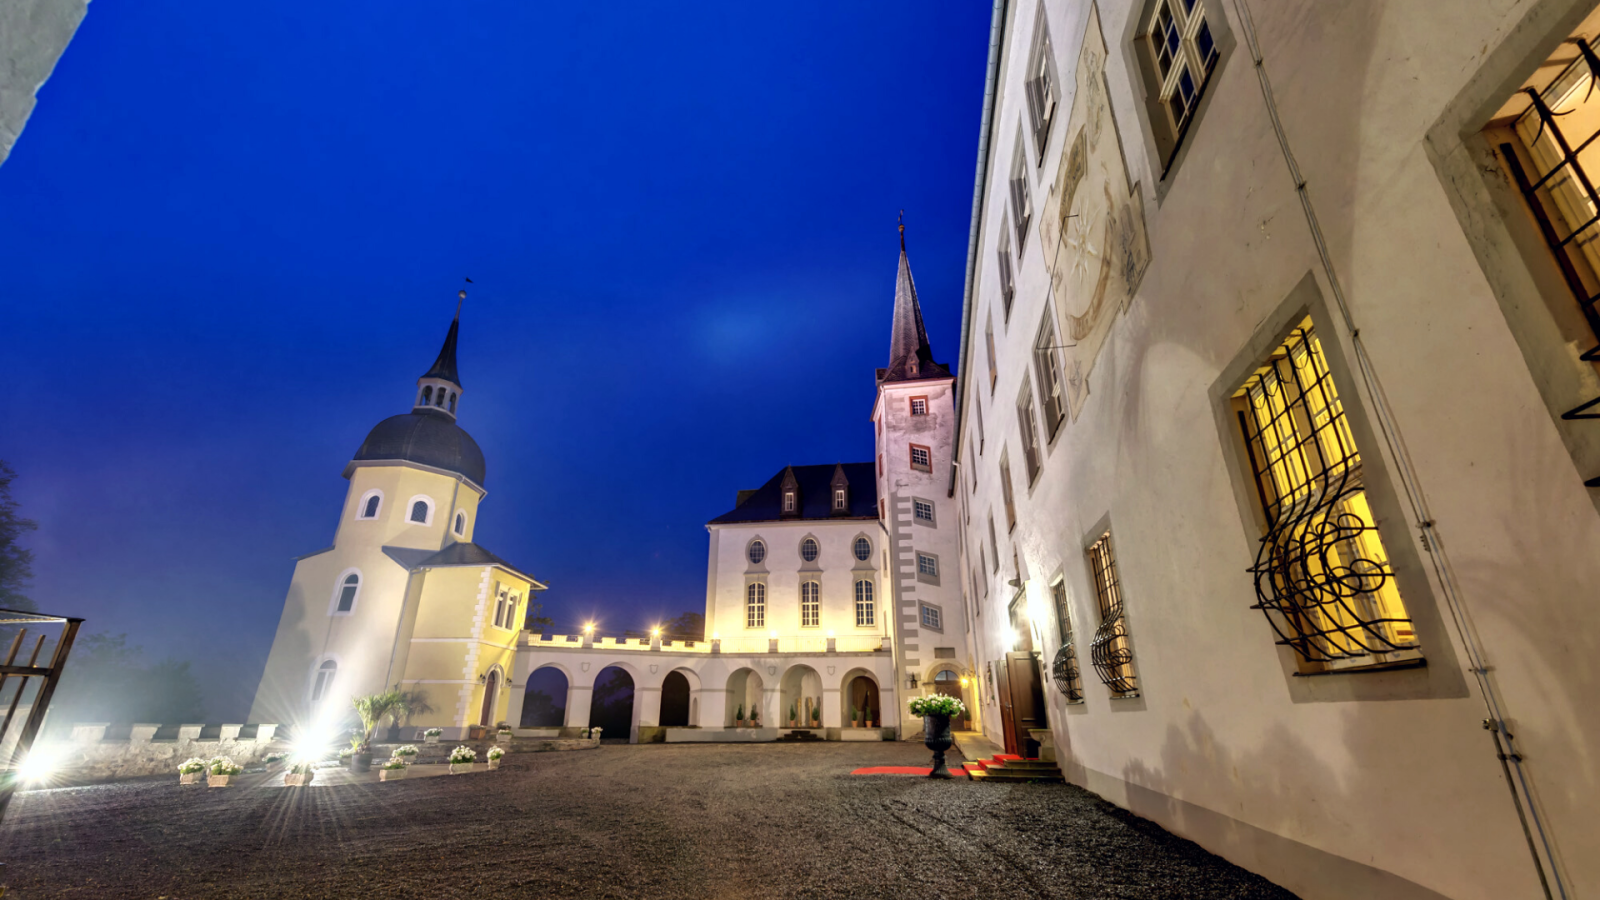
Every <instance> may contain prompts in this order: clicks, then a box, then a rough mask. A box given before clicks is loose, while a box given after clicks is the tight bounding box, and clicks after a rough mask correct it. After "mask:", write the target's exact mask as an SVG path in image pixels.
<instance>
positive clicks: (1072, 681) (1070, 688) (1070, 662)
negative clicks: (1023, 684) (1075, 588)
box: [1050, 581, 1083, 703]
mask: <svg viewBox="0 0 1600 900" xmlns="http://www.w3.org/2000/svg"><path fill="white" fill-rule="evenodd" d="M1050 599H1051V600H1053V601H1055V605H1056V627H1057V629H1058V632H1057V633H1058V634H1060V635H1061V647H1060V649H1058V650H1056V659H1055V662H1054V664H1052V665H1051V667H1050V671H1051V674H1052V675H1054V676H1055V680H1056V688H1057V689H1059V690H1060V691H1061V693H1063V694H1065V695H1066V697H1067V702H1068V703H1082V702H1083V675H1082V673H1080V672H1079V671H1078V648H1077V645H1076V644H1075V643H1074V641H1073V638H1072V614H1071V612H1070V611H1069V610H1068V609H1067V583H1066V582H1065V581H1057V582H1056V583H1054V584H1052V585H1050Z"/></svg>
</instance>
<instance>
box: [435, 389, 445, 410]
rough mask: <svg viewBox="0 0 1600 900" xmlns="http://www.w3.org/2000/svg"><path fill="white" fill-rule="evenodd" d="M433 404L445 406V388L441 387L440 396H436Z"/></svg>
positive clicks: (440, 406)
mask: <svg viewBox="0 0 1600 900" xmlns="http://www.w3.org/2000/svg"><path fill="white" fill-rule="evenodd" d="M433 405H434V406H437V407H439V408H441V409H443V408H444V388H439V396H438V397H435V398H434V401H433Z"/></svg>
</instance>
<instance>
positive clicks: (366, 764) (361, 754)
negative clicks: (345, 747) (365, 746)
mask: <svg viewBox="0 0 1600 900" xmlns="http://www.w3.org/2000/svg"><path fill="white" fill-rule="evenodd" d="M350 771H352V772H370V771H372V751H371V750H358V751H356V752H355V753H352V754H350Z"/></svg>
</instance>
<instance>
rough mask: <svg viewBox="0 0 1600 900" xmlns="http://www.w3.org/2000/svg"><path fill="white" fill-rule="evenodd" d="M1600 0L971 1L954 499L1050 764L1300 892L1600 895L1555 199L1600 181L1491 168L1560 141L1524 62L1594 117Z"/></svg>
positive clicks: (999, 643) (1571, 327)
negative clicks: (987, 19)
mask: <svg viewBox="0 0 1600 900" xmlns="http://www.w3.org/2000/svg"><path fill="white" fill-rule="evenodd" d="M1594 8H1595V3H1594V2H1593V0H1582V2H1579V0H1523V2H1517V0H1507V2H1497V3H1490V4H1477V5H1472V4H1448V5H1443V4H1419V3H1402V2H1391V0H1366V2H1360V3H1336V4H1330V3H1314V2H1305V0H1279V2H1272V3H1267V2H1262V0H1244V2H1235V0H1138V2H1132V0H1102V2H1099V3H1097V4H1096V3H1081V2H1075V0H1074V2H1069V0H1043V2H1040V0H1013V2H1007V0H999V2H997V4H996V22H995V42H994V44H993V47H994V49H993V51H992V53H993V56H992V63H991V64H992V67H993V73H992V76H991V92H990V97H989V100H988V102H987V103H986V109H985V117H984V123H983V136H982V149H981V151H980V173H979V175H980V179H979V186H978V191H977V200H976V203H975V208H974V216H975V223H974V240H973V245H972V252H971V258H970V261H969V270H970V282H969V294H968V298H967V302H966V306H965V311H964V320H965V321H964V328H963V344H962V347H961V355H960V361H961V366H960V378H959V379H958V381H957V389H958V392H959V393H958V396H959V406H958V411H959V422H960V429H961V431H960V436H959V444H958V449H957V453H956V467H955V472H954V482H955V486H956V487H955V490H954V492H953V495H952V497H951V499H952V500H955V501H958V502H959V503H960V504H961V505H962V512H961V521H962V527H963V531H964V537H963V541H962V544H963V547H964V551H963V554H962V567H961V574H960V579H961V580H964V581H965V583H966V584H967V586H968V587H967V590H968V592H969V594H971V595H972V599H973V600H974V601H975V606H976V608H975V613H974V617H973V624H974V631H975V637H976V640H975V649H976V653H977V656H978V665H977V668H978V669H979V670H980V672H981V673H982V675H981V681H982V685H981V689H982V694H983V701H984V716H983V726H984V729H985V731H986V732H987V733H988V734H989V735H990V736H991V737H992V738H994V739H995V740H996V741H1000V740H1004V739H1007V738H1008V737H1009V738H1010V739H1011V740H1012V741H1013V742H1015V741H1016V740H1017V739H1018V731H1017V729H1016V728H1015V727H1011V728H1008V727H1007V726H1008V724H1009V723H1008V718H1010V713H1007V712H1004V711H1003V710H1002V707H1003V706H1012V707H1016V706H1018V704H1019V702H1020V703H1021V704H1022V705H1026V699H1027V698H1026V697H1023V698H1022V700H1021V701H1019V700H1018V692H1017V690H1016V688H1017V684H1018V682H1019V678H1017V677H1013V675H1012V674H1011V673H1021V674H1024V675H1025V674H1026V672H1027V671H1028V669H1029V667H1030V666H1032V665H1038V666H1039V667H1040V668H1041V669H1042V673H1041V675H1042V679H1041V682H1042V683H1041V687H1042V695H1043V698H1044V708H1043V710H1042V712H1043V714H1044V716H1045V718H1047V720H1048V727H1049V728H1050V729H1051V731H1052V733H1053V736H1054V742H1055V745H1056V748H1057V753H1058V756H1059V758H1060V760H1061V763H1062V768H1063V771H1064V772H1065V773H1066V775H1067V777H1068V778H1069V779H1070V780H1072V781H1074V782H1076V783H1078V784H1081V785H1083V786H1085V787H1087V788H1089V789H1090V790H1093V791H1095V792H1096V793H1099V794H1101V795H1102V796H1104V797H1106V798H1107V799H1109V800H1111V801H1113V802H1115V803H1117V804H1119V805H1121V806H1124V807H1126V808H1128V809H1130V810H1132V811H1134V812H1135V813H1137V814H1139V815H1141V816H1145V817H1147V818H1150V819H1152V820H1154V821H1156V822H1158V823H1159V824H1161V825H1162V826H1163V827H1165V828H1167V829H1169V830H1171V831H1173V832H1175V833H1177V834H1179V835H1181V836H1184V837H1187V838H1190V839H1193V840H1195V841H1197V842H1198V843H1200V844H1201V845H1202V846H1204V847H1205V848H1207V849H1208V850H1211V851H1213V852H1215V853H1218V854H1220V855H1222V856H1224V857H1226V858H1228V859H1230V860H1232V861H1234V862H1236V863H1238V864H1240V865H1243V866H1245V867H1247V868H1250V869H1252V870H1254V871H1256V872H1259V873H1261V874H1263V875H1265V876H1266V877H1268V878H1270V879H1271V880H1273V881H1275V882H1277V883H1278V884H1281V885H1283V886H1285V887H1287V888H1288V889H1290V890H1292V891H1294V892H1295V893H1296V894H1298V895H1299V896H1302V897H1306V898H1308V900H1318V898H1334V897H1340V898H1358V897H1359V898H1372V897H1385V898H1388V897H1430V898H1433V897H1453V898H1504V897H1536V896H1543V895H1545V894H1546V892H1547V891H1546V889H1545V888H1544V887H1542V885H1541V873H1542V878H1543V879H1544V881H1545V882H1546V883H1547V884H1548V885H1549V887H1548V893H1549V895H1551V896H1558V897H1560V896H1565V897H1586V896H1596V895H1600V855H1597V854H1595V853H1593V852H1592V848H1593V847H1595V846H1596V845H1597V844H1600V824H1597V823H1600V818H1597V817H1596V815H1595V813H1594V809H1595V807H1596V806H1597V802H1600V790H1597V788H1596V784H1595V782H1596V779H1595V778H1594V777H1593V774H1594V772H1595V765H1594V762H1593V759H1592V756H1593V752H1594V748H1595V747H1596V746H1600V713H1597V712H1596V705H1595V703H1594V702H1593V699H1592V698H1593V696H1594V695H1595V693H1596V691H1597V689H1600V668H1597V667H1596V666H1595V665H1594V664H1593V662H1592V658H1593V655H1594V653H1593V647H1592V645H1593V644H1594V637H1593V636H1594V635H1597V634H1600V606H1597V604H1596V603H1595V602H1594V599H1593V598H1594V597H1595V595H1596V589H1595V585H1596V584H1600V517H1597V515H1596V511H1597V506H1600V491H1597V490H1596V489H1595V488H1593V487H1586V486H1585V479H1591V478H1594V477H1595V476H1596V475H1600V424H1596V423H1594V422H1592V421H1586V420H1584V419H1582V418H1574V417H1571V416H1568V417H1565V418H1564V417H1563V413H1568V412H1571V411H1574V410H1576V411H1577V412H1579V413H1582V412H1583V410H1582V409H1581V408H1580V406H1581V404H1584V403H1585V402H1586V401H1588V400H1589V399H1591V398H1594V397H1597V396H1600V378H1597V377H1596V372H1595V368H1594V365H1593V364H1591V363H1590V362H1589V361H1586V360H1583V359H1581V358H1580V357H1581V355H1582V354H1584V353H1585V352H1586V351H1588V350H1590V348H1592V347H1594V346H1595V345H1596V343H1597V340H1600V339H1597V337H1596V335H1595V334H1593V333H1591V332H1590V331H1589V330H1588V328H1587V327H1586V320H1585V317H1584V315H1583V308H1582V307H1583V304H1582V302H1581V299H1578V298H1579V297H1580V295H1581V292H1582V291H1583V290H1587V291H1589V292H1592V291H1593V290H1594V288H1593V284H1594V277H1593V266H1592V265H1591V264H1590V263H1589V262H1588V260H1587V257H1585V256H1583V255H1582V253H1587V251H1586V250H1584V251H1582V253H1580V252H1579V251H1578V250H1574V251H1573V255H1574V259H1572V260H1571V261H1570V265H1569V266H1563V263H1564V262H1567V261H1568V260H1566V259H1565V258H1564V257H1562V256H1561V255H1559V254H1558V253H1557V252H1555V251H1552V249H1551V247H1550V246H1548V245H1547V242H1546V240H1544V239H1543V236H1542V233H1541V227H1542V225H1541V220H1540V213H1541V212H1542V213H1543V214H1544V215H1545V220H1546V221H1551V220H1554V225H1553V226H1552V229H1551V230H1553V231H1554V232H1555V233H1556V237H1557V238H1558V239H1559V238H1560V237H1562V236H1564V235H1565V234H1566V233H1567V232H1568V231H1570V230H1571V229H1573V228H1574V227H1577V226H1576V225H1574V220H1575V221H1576V222H1577V224H1578V225H1581V223H1582V221H1583V220H1584V219H1586V218H1587V217H1588V216H1589V215H1591V214H1592V211H1593V210H1594V209H1595V208H1596V205H1597V204H1596V201H1595V198H1594V197H1593V195H1592V194H1585V192H1584V186H1585V185H1586V184H1588V182H1584V181H1583V180H1582V179H1581V178H1579V177H1578V176H1577V174H1576V167H1574V166H1570V165H1568V166H1566V168H1565V170H1564V172H1565V174H1562V173H1558V174H1557V175H1556V176H1555V177H1554V178H1553V179H1552V180H1551V181H1549V182H1546V183H1545V185H1544V194H1541V195H1539V197H1541V198H1543V199H1542V200H1541V201H1540V202H1548V203H1549V207H1548V208H1546V209H1543V210H1541V209H1540V208H1539V204H1538V203H1535V204H1530V203H1528V202H1525V200H1524V197H1523V195H1522V193H1521V192H1520V191H1519V190H1518V182H1517V177H1516V173H1515V172H1514V171H1513V168H1514V166H1513V162H1515V163H1516V166H1515V167H1520V168H1523V169H1529V170H1532V171H1533V172H1534V174H1533V176H1532V177H1530V179H1529V181H1532V180H1533V179H1534V178H1537V177H1539V176H1540V175H1542V174H1543V173H1544V172H1546V171H1550V170H1552V169H1553V168H1556V167H1558V166H1560V165H1561V161H1560V156H1559V148H1556V149H1555V150H1553V151H1552V150H1551V149H1550V148H1551V147H1554V139H1553V137H1552V135H1551V133H1550V131H1549V129H1545V130H1544V131H1542V132H1541V131H1540V129H1539V127H1538V125H1539V123H1538V121H1537V119H1536V118H1533V119H1529V118H1527V116H1532V115H1533V114H1532V113H1526V114H1525V111H1526V110H1529V108H1530V106H1531V104H1532V101H1531V99H1530V95H1529V94H1526V93H1520V94H1519V93H1518V90H1519V88H1521V87H1523V86H1524V85H1527V84H1532V85H1533V87H1534V88H1536V90H1537V92H1538V93H1539V95H1540V97H1541V99H1542V100H1543V101H1545V102H1546V103H1548V104H1549V105H1551V106H1552V107H1555V108H1557V109H1558V110H1560V111H1572V114H1571V115H1569V116H1564V117H1563V118H1561V119H1560V120H1559V121H1560V122H1561V123H1562V128H1563V129H1564V130H1566V131H1569V132H1572V133H1574V135H1575V136H1574V137H1573V139H1572V140H1571V141H1570V143H1571V144H1573V145H1577V144H1578V143H1579V141H1580V139H1583V138H1587V136H1588V135H1589V134H1591V133H1592V132H1593V131H1594V130H1595V119H1596V118H1597V114H1596V111H1595V110H1596V108H1595V107H1594V106H1592V105H1590V104H1592V103H1593V102H1594V101H1592V100H1591V99H1590V98H1589V93H1591V92H1590V91H1588V90H1587V86H1588V85H1589V84H1591V83H1592V82H1593V76H1592V75H1591V74H1590V69H1589V66H1590V61H1589V57H1588V56H1587V55H1586V54H1588V53H1589V51H1588V48H1587V45H1586V44H1583V45H1580V44H1578V43H1576V42H1569V39H1570V38H1573V37H1582V38H1585V39H1592V38H1594V37H1596V32H1597V31H1600V28H1597V24H1600V23H1597V19H1596V17H1595V16H1593V15H1591V14H1592V13H1593V11H1594ZM1252 20H1253V24H1252ZM1258 53H1259V58H1260V59H1261V60H1262V61H1263V62H1262V63H1261V65H1260V66H1259V67H1258V65H1257V59H1258ZM1547 61H1548V63H1547ZM1558 75H1559V76H1560V79H1565V80H1558V81H1557V83H1555V84H1554V85H1552V79H1557V78H1558ZM1593 93H1595V94H1597V95H1600V92H1593ZM1519 117H1522V118H1519ZM1519 141H1520V142H1522V143H1521V144H1518V143H1517V142H1519ZM1530 146H1532V147H1535V150H1534V151H1530V150H1528V147H1530ZM1508 152H1509V153H1510V154H1511V156H1512V157H1513V159H1512V160H1508V158H1507V154H1508ZM1552 153H1554V154H1555V155H1554V156H1551V155H1550V154H1552ZM1579 155H1580V157H1581V156H1583V154H1582V153H1580V154H1579ZM1583 161H1585V159H1580V163H1581V162H1583ZM1596 168H1600V165H1597V166H1596ZM1550 196H1554V200H1553V201H1550V199H1549V198H1550ZM1536 199H1537V198H1536ZM1551 209H1554V210H1555V211H1554V212H1551V211H1550V210H1551ZM1562 216H1566V217H1568V218H1566V219H1562V218H1561V217H1562ZM1586 243H1587V241H1586V240H1579V241H1577V242H1575V246H1580V247H1581V246H1582V245H1585V244H1586ZM1574 285H1577V287H1574ZM1588 321H1589V322H1591V323H1592V321H1593V319H1590V320H1588ZM1319 354H1320V356H1319ZM1278 375H1283V376H1284V379H1279V380H1274V379H1277V378H1278ZM1296 379H1301V380H1302V381H1304V383H1305V384H1308V385H1315V390H1312V389H1309V388H1296V387H1294V383H1295V380H1296ZM1274 397H1277V398H1283V400H1284V404H1283V405H1284V411H1283V412H1282V413H1281V415H1279V414H1277V413H1273V412H1272V411H1273V410H1276V409H1278V407H1277V406H1274V405H1273V404H1275V403H1279V400H1277V399H1274ZM1335 397H1336V403H1334V404H1333V405H1331V406H1330V405H1329V404H1328V403H1326V402H1325V400H1326V399H1329V398H1335ZM1330 410H1331V412H1330ZM1587 412H1589V413H1592V412H1594V409H1593V408H1589V409H1588V410H1587ZM1274 416H1276V417H1274ZM1330 416H1332V417H1333V418H1332V419H1330ZM1341 416H1342V423H1343V424H1338V422H1337V421H1335V420H1338V419H1339V417H1341ZM1264 421H1265V422H1268V423H1269V424H1268V426H1267V427H1263V426H1262V424H1261V423H1262V422H1264ZM1278 427H1281V429H1282V430H1281V431H1276V432H1275V431H1273V430H1272V429H1273V428H1278ZM1241 428H1242V429H1243V430H1241ZM1274 435H1276V437H1275V436H1274ZM1307 435H1310V437H1307ZM1285 448H1290V449H1288V450H1286V449H1285ZM1291 452H1293V453H1299V454H1300V455H1301V457H1304V458H1305V459H1308V460H1310V462H1309V463H1306V465H1307V466H1309V467H1310V468H1309V470H1305V469H1304V467H1302V471H1300V472H1298V474H1296V473H1295V472H1292V471H1289V470H1290V469H1293V467H1294V465H1299V463H1294V464H1293V465H1291V462H1292V459H1291ZM1030 457H1031V460H1030ZM1294 458H1295V459H1298V458H1300V457H1294ZM1285 460H1290V462H1285ZM1283 467H1287V468H1283ZM1307 471H1309V472H1310V473H1311V474H1310V475H1307ZM1283 472H1288V474H1289V475H1290V476H1292V477H1291V478H1290V479H1289V481H1281V480H1280V481H1275V480H1274V479H1277V478H1279V476H1280V474H1282V473H1283ZM1008 477H1009V480H1010V484H1009V486H1008V485H1007V484H1006V480H1007V478H1008ZM1295 479H1299V481H1297V482H1295V483H1294V484H1290V483H1289V482H1291V481H1295ZM1008 509H1010V510H1011V512H1010V513H1008ZM991 522H992V523H993V524H992V525H991V524H990V523H991ZM1264 538H1265V539H1266V543H1263V541H1264ZM1352 560H1353V562H1352ZM1253 570H1254V571H1253ZM1112 577H1114V579H1115V580H1114V581H1112V580H1110V579H1111V578H1112ZM1335 595H1338V596H1340V597H1342V599H1341V600H1340V601H1339V602H1338V603H1334V602H1329V601H1328V598H1329V597H1330V596H1335ZM1396 597H1398V598H1402V600H1403V609H1402V604H1401V603H1400V602H1398V601H1396V600H1395V598H1396ZM1030 646H1031V650H1030V649H1028V648H1029V647H1030ZM1058 664H1059V665H1060V668H1059V669H1058V668H1057V666H1058ZM1074 668H1075V669H1076V671H1077V673H1078V676H1079V677H1078V680H1077V683H1074V681H1073V678H1072V670H1073V669H1074ZM1002 677H1004V678H1005V679H1006V684H1005V685H1004V687H1009V688H1012V690H1011V691H1010V692H1009V693H1007V692H1005V691H1003V690H1002V687H1003V685H1002V683H1001V682H1002ZM1069 690H1071V691H1074V692H1075V693H1077V694H1078V695H1079V696H1078V697H1076V698H1074V697H1069V696H1068V691H1069ZM1486 720H1487V721H1488V723H1489V725H1490V726H1492V727H1490V728H1487V729H1486V726H1485V722H1486ZM1502 725H1503V727H1501V726H1502ZM1497 742H1498V744H1497ZM1499 747H1504V748H1505V749H1506V751H1507V753H1508V754H1509V755H1510V756H1511V758H1509V759H1506V760H1505V761H1504V763H1503V762H1502V759H1501V758H1500V757H1499V756H1498V753H1499ZM1513 751H1514V752H1513ZM1519 814H1520V815H1521V816H1525V817H1526V822H1527V826H1526V830H1525V829H1524V826H1523V825H1522V824H1521V820H1519Z"/></svg>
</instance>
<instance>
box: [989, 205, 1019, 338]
mask: <svg viewBox="0 0 1600 900" xmlns="http://www.w3.org/2000/svg"><path fill="white" fill-rule="evenodd" d="M995 258H996V259H997V260H998V261H999V263H1000V306H1001V307H1002V308H1003V309H1004V310H1005V312H1006V316H1007V317H1010V315H1011V301H1012V300H1014V299H1015V298H1016V296H1017V279H1016V275H1015V274H1014V273H1013V272H1012V269H1011V224H1010V222H1009V221H1002V222H1001V223H1000V246H998V247H996V248H995ZM991 343H993V339H992V338H991ZM989 357H990V359H991V360H992V359H993V358H994V354H993V353H992V352H991V353H990V354H989ZM990 368H991V369H993V368H994V367H993V366H992V365H991V366H990Z"/></svg>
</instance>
